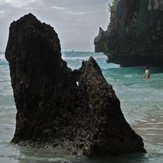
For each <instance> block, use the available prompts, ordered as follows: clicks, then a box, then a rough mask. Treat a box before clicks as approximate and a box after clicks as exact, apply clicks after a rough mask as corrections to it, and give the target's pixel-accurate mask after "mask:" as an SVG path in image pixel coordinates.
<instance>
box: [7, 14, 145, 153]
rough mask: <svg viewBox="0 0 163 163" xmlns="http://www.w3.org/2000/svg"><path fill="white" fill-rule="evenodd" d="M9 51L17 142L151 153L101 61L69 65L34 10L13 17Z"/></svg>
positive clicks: (62, 148)
mask: <svg viewBox="0 0 163 163" xmlns="http://www.w3.org/2000/svg"><path fill="white" fill-rule="evenodd" d="M5 55H6V58H7V60H8V61H9V66H10V75H11V82H12V87H13V92H14V98H15V104H16V108H17V114H16V130H15V135H14V138H13V139H12V141H11V142H12V143H16V144H17V143H18V144H21V145H26V144H28V145H32V146H33V145H34V146H36V147H37V146H39V147H40V146H41V147H43V146H45V145H50V146H51V147H53V148H54V151H55V152H58V153H62V154H69V155H74V154H75V155H83V154H84V155H87V156H92V155H106V154H116V155H117V154H122V153H130V152H145V150H144V145H143V141H142V138H141V137H140V136H139V135H137V134H136V133H135V132H134V131H133V130H132V129H131V127H130V126H129V124H128V123H127V122H126V120H125V118H124V116H123V114H122V111H121V109H120V101H119V100H118V98H117V97H116V95H115V92H114V90H113V89H112V86H111V85H109V84H108V83H107V81H106V80H105V78H104V77H103V75H102V72H101V69H100V67H99V66H98V64H97V63H96V61H95V60H94V59H93V57H90V59H89V61H83V63H82V67H81V68H80V69H79V70H74V71H72V70H71V69H70V68H68V67H67V64H66V62H65V61H63V59H62V58H61V48H60V42H59V39H58V36H57V34H56V32H55V31H54V30H53V28H52V27H51V26H49V25H46V24H45V23H41V22H40V21H39V20H37V19H36V17H35V16H33V15H32V14H28V15H25V16H24V17H22V18H20V19H19V20H17V21H15V22H13V23H12V24H11V26H10V33H9V40H8V44H7V48H6V52H5ZM77 82H78V83H77Z"/></svg>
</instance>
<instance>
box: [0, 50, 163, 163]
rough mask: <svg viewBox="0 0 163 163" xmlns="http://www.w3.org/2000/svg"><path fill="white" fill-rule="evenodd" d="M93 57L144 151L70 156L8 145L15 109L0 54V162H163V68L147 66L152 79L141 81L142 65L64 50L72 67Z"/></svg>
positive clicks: (2, 56) (11, 136) (0, 54)
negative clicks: (133, 65)
mask: <svg viewBox="0 0 163 163" xmlns="http://www.w3.org/2000/svg"><path fill="white" fill-rule="evenodd" d="M89 56H94V58H95V59H96V61H97V62H98V64H99V65H100V67H101V69H102V72H103V74H104V76H105V78H106V80H107V81H108V82H109V83H110V84H111V85H112V86H113V88H114V90H115V92H116V95H117V96H118V98H119V99H120V101H121V109H122V112H123V114H124V116H125V118H126V120H127V121H128V122H129V124H130V125H131V127H132V128H133V129H134V130H135V131H136V132H137V133H138V134H139V135H141V137H142V138H143V140H144V144H145V149H146V150H147V153H146V154H140V153H135V154H127V155H121V156H117V157H113V156H107V157H98V158H96V157H94V158H91V159H88V158H87V157H78V158H70V157H68V156H63V155H60V156H58V155H56V154H55V153H54V152H53V150H52V149H50V148H45V149H35V148H30V147H26V148H25V147H24V148H21V147H19V146H16V145H13V144H10V143H9V142H10V141H11V139H12V138H13V135H14V130H15V115H16V108H15V104H14V99H13V93H12V88H11V84H10V76H9V67H8V63H7V61H6V60H5V58H4V54H3V53H0V163H1V162H2V163H108V162H109V163H113V162H114V163H115V162H116V163H162V162H163V137H162V135H163V100H162V99H163V68H155V67H150V71H151V79H150V80H146V81H143V80H142V78H143V76H144V67H132V68H129V67H128V68H120V67H119V65H116V64H112V63H110V64H108V63H106V62H105V60H106V59H107V58H106V56H104V55H103V54H100V53H90V52H75V53H72V52H63V59H65V60H66V61H67V64H68V66H69V67H71V68H72V69H78V68H79V67H80V66H81V64H82V60H88V58H89Z"/></svg>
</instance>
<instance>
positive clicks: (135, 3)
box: [94, 0, 163, 66]
mask: <svg viewBox="0 0 163 163" xmlns="http://www.w3.org/2000/svg"><path fill="white" fill-rule="evenodd" d="M94 44H95V51H96V52H104V53H105V54H106V55H107V56H108V61H109V62H113V63H117V64H120V65H121V66H144V65H151V66H163V0H117V3H116V5H115V7H114V8H113V9H112V13H111V18H110V24H109V26H108V29H107V30H106V31H103V30H102V29H101V28H100V31H99V35H98V36H97V37H96V38H95V40H94Z"/></svg>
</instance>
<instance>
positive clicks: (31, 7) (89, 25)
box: [0, 0, 111, 52]
mask: <svg viewBox="0 0 163 163" xmlns="http://www.w3.org/2000/svg"><path fill="white" fill-rule="evenodd" d="M110 1H111V0H0V36H1V37H0V51H2V52H4V51H5V48H6V44H7V40H8V31H9V26H10V24H11V23H12V22H13V21H14V20H18V19H19V18H20V17H22V16H24V15H25V14H28V13H32V14H33V15H35V16H36V17H37V18H38V19H39V20H40V21H41V22H45V23H46V24H50V25H51V26H52V27H53V28H54V30H55V31H56V32H57V33H58V36H59V39H60V43H61V49H62V51H69V50H73V49H74V50H76V51H94V44H93V42H94V38H95V36H97V34H98V31H99V27H102V28H103V29H104V30H106V29H107V26H108V24H109V21H110V13H109V9H108V4H109V3H110Z"/></svg>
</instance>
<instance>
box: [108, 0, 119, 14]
mask: <svg viewBox="0 0 163 163" xmlns="http://www.w3.org/2000/svg"><path fill="white" fill-rule="evenodd" d="M116 3H117V0H112V3H111V4H110V3H109V11H110V12H114V8H115V5H116Z"/></svg>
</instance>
